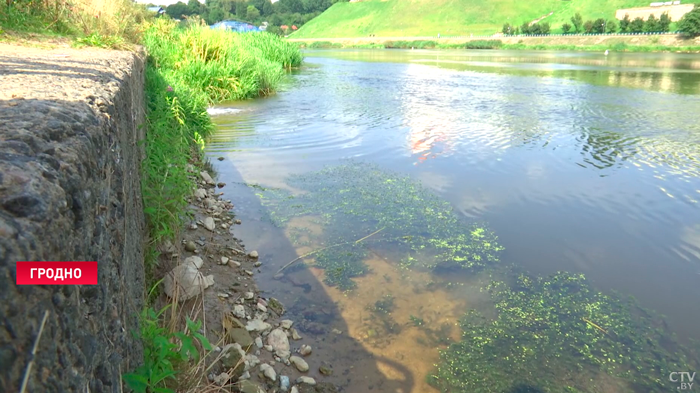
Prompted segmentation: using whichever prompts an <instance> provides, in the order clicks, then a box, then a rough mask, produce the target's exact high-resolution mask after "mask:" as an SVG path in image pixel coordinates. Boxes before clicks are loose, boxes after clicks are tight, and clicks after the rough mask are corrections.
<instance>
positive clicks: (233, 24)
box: [211, 20, 262, 33]
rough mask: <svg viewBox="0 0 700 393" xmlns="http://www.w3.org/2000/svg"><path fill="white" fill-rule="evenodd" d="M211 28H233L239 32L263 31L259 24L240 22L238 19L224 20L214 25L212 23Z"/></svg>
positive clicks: (232, 29)
mask: <svg viewBox="0 0 700 393" xmlns="http://www.w3.org/2000/svg"><path fill="white" fill-rule="evenodd" d="M211 28H212V29H225V30H231V31H235V32H238V33H251V32H258V31H262V30H260V28H259V27H257V26H253V25H251V24H250V23H246V22H239V21H237V20H224V21H221V22H219V23H214V24H213V25H211Z"/></svg>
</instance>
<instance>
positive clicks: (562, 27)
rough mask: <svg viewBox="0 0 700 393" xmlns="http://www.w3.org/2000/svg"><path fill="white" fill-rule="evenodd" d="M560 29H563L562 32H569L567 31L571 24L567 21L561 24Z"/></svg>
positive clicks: (569, 29)
mask: <svg viewBox="0 0 700 393" xmlns="http://www.w3.org/2000/svg"><path fill="white" fill-rule="evenodd" d="M561 31H563V32H564V34H569V32H570V31H571V25H570V24H568V23H564V24H563V25H561Z"/></svg>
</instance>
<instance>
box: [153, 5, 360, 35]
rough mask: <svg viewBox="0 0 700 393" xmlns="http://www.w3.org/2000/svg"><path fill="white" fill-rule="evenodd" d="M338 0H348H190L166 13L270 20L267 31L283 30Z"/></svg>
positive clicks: (181, 16) (256, 22) (254, 21)
mask: <svg viewBox="0 0 700 393" xmlns="http://www.w3.org/2000/svg"><path fill="white" fill-rule="evenodd" d="M339 1H347V0H279V1H277V2H275V3H272V2H271V1H270V0H205V2H204V3H200V2H199V1H198V0H188V1H187V3H185V2H183V1H178V2H177V3H175V4H171V5H169V6H167V7H165V13H166V14H167V15H168V16H169V17H171V18H173V19H184V18H189V17H193V16H199V17H201V18H202V19H204V21H206V22H207V23H208V24H210V25H212V24H214V23H217V22H221V21H223V20H241V21H246V22H248V23H251V24H254V25H256V26H259V25H261V24H262V22H267V23H268V28H267V31H269V32H271V33H276V34H284V33H286V31H284V29H283V28H282V27H288V28H291V26H297V27H299V26H301V25H303V24H304V23H306V22H308V21H310V20H311V19H313V18H315V17H317V16H318V15H320V14H321V13H322V12H323V11H325V10H326V9H328V7H330V6H331V5H333V4H335V3H337V2H339Z"/></svg>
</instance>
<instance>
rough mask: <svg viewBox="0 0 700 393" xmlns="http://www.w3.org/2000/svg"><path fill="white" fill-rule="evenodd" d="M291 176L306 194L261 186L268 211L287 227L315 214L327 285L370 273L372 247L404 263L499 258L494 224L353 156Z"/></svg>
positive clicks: (346, 284) (475, 266) (475, 262)
mask: <svg viewBox="0 0 700 393" xmlns="http://www.w3.org/2000/svg"><path fill="white" fill-rule="evenodd" d="M287 183H288V185H289V186H290V187H292V188H294V189H298V190H301V191H302V193H299V194H292V193H290V192H287V191H284V190H281V189H269V190H265V191H263V190H260V189H258V195H259V197H260V198H261V200H262V203H263V205H265V206H266V207H267V209H268V214H269V218H270V219H271V220H272V221H273V223H274V224H276V225H278V226H281V227H282V226H289V222H290V220H291V219H292V218H294V217H305V216H309V217H315V218H316V220H317V221H318V223H320V224H322V226H323V233H322V234H321V235H320V236H318V238H317V239H315V240H316V246H317V248H318V249H322V250H321V251H319V252H317V253H315V254H314V258H315V264H316V266H318V267H320V268H323V269H325V271H326V274H325V276H326V278H325V281H326V283H327V284H329V285H334V286H338V287H340V288H341V289H343V290H346V289H351V288H353V287H354V284H353V282H352V280H351V278H352V277H357V276H361V275H363V274H366V273H367V272H369V267H368V266H366V264H365V263H364V262H363V260H365V259H367V258H368V257H369V256H370V253H378V252H382V253H384V254H383V255H389V256H390V257H391V259H393V260H397V261H399V264H400V266H401V267H404V268H424V269H435V268H460V269H467V270H472V271H474V270H479V269H483V268H485V267H487V266H490V265H492V264H495V263H496V262H498V260H499V258H498V256H499V253H500V251H501V250H502V249H503V248H502V247H501V246H500V245H499V244H498V243H497V239H496V236H495V235H494V233H493V232H492V231H490V230H488V229H487V228H486V227H485V226H484V225H480V224H477V223H469V222H466V221H465V220H464V218H463V217H461V216H460V215H459V214H458V213H456V212H455V210H454V209H453V207H452V206H451V205H450V204H449V203H447V202H445V201H443V200H441V199H440V198H439V197H438V196H436V195H434V194H433V193H431V192H430V191H429V190H428V189H426V188H425V187H423V186H422V185H421V184H420V183H418V182H416V181H414V180H412V179H410V178H409V177H406V176H400V175H396V174H392V173H389V172H386V171H383V170H381V169H379V168H378V167H377V166H375V165H372V164H367V163H358V162H349V163H346V164H342V165H339V166H334V167H328V168H326V169H323V170H321V171H318V172H313V173H309V174H303V175H294V176H291V177H290V178H289V179H288V181H287ZM288 229H292V230H294V228H288ZM377 231H379V232H377ZM374 232H377V234H375V235H372V236H371V237H369V238H367V239H363V238H364V237H366V236H368V235H370V234H372V233H374ZM358 239H363V240H362V241H359V242H358V241H357V240H358ZM330 246H332V247H330ZM326 247H328V248H326Z"/></svg>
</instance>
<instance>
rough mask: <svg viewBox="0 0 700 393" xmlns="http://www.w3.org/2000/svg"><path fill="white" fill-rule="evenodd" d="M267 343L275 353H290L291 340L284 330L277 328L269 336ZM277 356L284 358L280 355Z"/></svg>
mask: <svg viewBox="0 0 700 393" xmlns="http://www.w3.org/2000/svg"><path fill="white" fill-rule="evenodd" d="M267 343H268V344H269V345H271V346H272V349H273V350H274V351H275V352H278V351H281V352H285V351H286V352H288V351H289V339H288V338H287V334H286V333H285V332H284V330H282V329H279V328H277V329H274V330H273V331H271V332H270V334H269V335H268V336H267ZM277 356H280V357H282V356H281V355H279V354H278V355H277Z"/></svg>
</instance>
